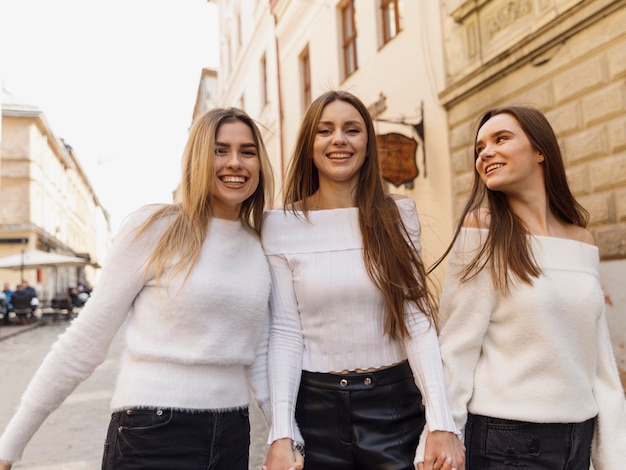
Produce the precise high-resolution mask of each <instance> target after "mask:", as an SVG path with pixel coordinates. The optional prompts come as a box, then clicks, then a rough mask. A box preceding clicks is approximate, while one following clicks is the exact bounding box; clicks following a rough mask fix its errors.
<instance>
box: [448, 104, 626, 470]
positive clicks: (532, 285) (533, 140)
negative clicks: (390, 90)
mask: <svg viewBox="0 0 626 470" xmlns="http://www.w3.org/2000/svg"><path fill="white" fill-rule="evenodd" d="M474 158H475V172H474V183H473V187H472V191H471V195H470V197H469V200H468V202H467V204H466V206H465V209H464V211H463V213H462V215H461V219H460V223H459V225H458V227H457V230H456V233H455V236H454V239H453V241H452V244H451V245H450V247H449V249H448V252H446V255H447V254H449V255H450V260H449V264H448V267H447V271H446V280H445V282H444V287H443V291H442V295H441V301H440V309H439V315H440V321H441V334H440V343H441V352H442V357H443V361H444V368H445V372H446V380H447V383H448V386H449V397H450V404H451V406H452V410H453V413H454V417H455V421H456V423H457V426H458V427H459V428H460V429H463V430H464V433H465V446H466V448H467V468H468V469H472V470H484V469H487V468H488V469H492V470H497V469H509V468H533V469H545V470H552V469H554V470H556V469H559V470H562V469H565V470H588V469H589V465H590V459H591V460H593V465H594V468H595V470H617V469H619V468H623V467H624V462H626V404H625V402H624V390H623V389H622V385H621V383H620V379H619V375H618V371H617V367H616V363H615V358H614V356H613V352H612V348H611V340H610V337H609V332H608V327H607V322H606V317H605V311H604V307H605V304H604V294H603V291H602V287H601V285H600V275H599V256H598V248H597V247H596V245H595V242H594V239H593V236H592V234H591V232H589V231H588V230H587V229H586V228H585V227H586V225H587V219H588V214H587V212H586V211H585V209H584V208H583V207H582V206H581V205H580V204H579V203H578V202H576V199H575V198H574V196H573V195H572V192H571V191H570V189H569V187H568V184H567V178H566V174H565V169H564V165H563V159H562V156H561V151H560V149H559V145H558V141H557V138H556V136H555V134H554V131H553V130H552V127H551V126H550V123H549V122H548V120H547V119H546V117H545V116H544V115H543V114H542V113H541V112H540V111H538V110H537V109H534V108H531V107H523V106H507V107H502V108H496V109H492V110H490V111H487V112H486V113H484V114H483V115H482V116H481V118H480V120H479V124H478V128H477V132H476V138H475V146H474ZM444 257H445V255H444ZM442 259H443V258H442ZM440 261H441V260H440Z"/></svg>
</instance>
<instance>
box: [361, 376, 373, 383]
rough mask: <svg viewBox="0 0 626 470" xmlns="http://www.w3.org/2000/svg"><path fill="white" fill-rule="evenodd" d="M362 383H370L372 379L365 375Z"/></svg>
mask: <svg viewBox="0 0 626 470" xmlns="http://www.w3.org/2000/svg"><path fill="white" fill-rule="evenodd" d="M363 383H364V384H365V385H371V384H372V379H370V378H369V377H365V380H363Z"/></svg>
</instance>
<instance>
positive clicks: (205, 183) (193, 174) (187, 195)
mask: <svg viewBox="0 0 626 470" xmlns="http://www.w3.org/2000/svg"><path fill="white" fill-rule="evenodd" d="M237 121H239V122H242V123H244V124H245V125H247V126H248V127H249V128H250V130H251V131H252V135H253V136H254V141H255V144H256V146H257V149H258V155H259V160H260V162H261V172H260V173H261V174H260V177H259V185H258V187H257V188H256V190H255V191H254V193H253V194H252V195H251V196H250V197H249V198H248V199H246V200H245V201H243V203H242V204H241V209H240V212H239V219H240V220H241V223H242V224H243V225H244V227H247V228H248V229H250V230H251V231H252V232H254V233H256V235H257V236H260V233H261V225H262V221H263V210H264V209H265V204H266V203H267V204H271V203H272V202H273V200H274V178H273V174H272V167H271V164H270V161H269V157H268V155H267V150H266V149H265V144H264V143H263V139H262V137H261V132H260V131H259V129H258V127H257V125H256V123H255V122H254V120H253V119H252V118H251V117H250V116H248V114H246V112H245V111H243V110H241V109H238V108H214V109H211V110H209V111H207V112H206V113H204V114H202V115H200V116H199V117H198V118H197V119H196V120H195V121H194V123H193V124H192V126H191V129H190V131H189V137H188V139H187V144H186V146H185V150H184V153H183V165H182V181H181V195H182V198H181V202H180V203H175V204H165V205H162V206H160V207H159V208H158V209H157V210H156V211H154V212H153V213H152V214H151V215H150V216H149V217H148V219H147V220H146V221H145V222H144V223H143V224H142V225H141V226H140V227H139V228H138V232H137V235H136V236H137V237H139V236H140V235H141V234H142V233H144V232H145V231H146V230H147V229H148V227H149V226H150V225H151V224H152V223H154V222H155V221H157V220H160V219H162V218H166V217H167V218H170V217H171V218H172V220H171V221H170V222H169V224H168V226H167V227H166V229H165V231H164V232H163V234H162V235H161V238H160V239H159V241H158V243H157V245H156V247H155V249H154V251H153V252H152V255H151V256H150V258H149V259H148V262H147V264H146V266H145V269H146V270H149V269H151V268H154V270H155V277H156V279H159V278H160V276H161V275H162V274H163V272H164V269H165V266H166V264H167V263H168V262H169V261H170V260H172V259H175V258H176V257H177V256H178V260H177V261H176V263H175V265H174V266H173V270H172V274H176V273H180V272H182V271H183V270H185V269H187V275H188V274H189V272H190V271H191V269H192V268H193V266H194V265H195V264H196V262H197V261H198V258H199V256H200V249H201V247H202V243H203V242H204V239H205V237H206V235H207V232H208V229H209V224H210V221H211V217H212V216H213V194H214V181H215V158H214V157H215V148H216V146H215V140H216V136H217V132H218V130H219V128H220V126H221V125H222V124H225V123H232V122H237Z"/></svg>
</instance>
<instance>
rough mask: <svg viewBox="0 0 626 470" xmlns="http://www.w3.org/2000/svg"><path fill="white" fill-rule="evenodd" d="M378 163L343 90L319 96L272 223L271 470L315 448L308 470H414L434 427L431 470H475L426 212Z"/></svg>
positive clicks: (355, 106) (268, 243)
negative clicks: (388, 189)
mask: <svg viewBox="0 0 626 470" xmlns="http://www.w3.org/2000/svg"><path fill="white" fill-rule="evenodd" d="M379 166H380V163H379V159H378V151H377V145H376V135H375V131H374V126H373V123H372V119H371V117H370V115H369V113H368V111H367V108H366V107H365V106H364V105H363V103H362V102H361V101H360V100H359V99H358V98H357V97H356V96H354V95H352V94H350V93H347V92H344V91H330V92H327V93H325V94H323V95H321V96H320V97H318V98H317V99H316V100H315V101H314V102H313V103H312V104H311V105H310V107H309V109H308V110H307V112H306V114H305V116H304V121H303V123H302V125H301V127H300V131H299V133H298V138H297V141H296V147H295V151H294V153H293V157H292V160H291V164H290V168H289V173H288V177H287V179H286V190H285V199H284V209H281V210H272V211H268V212H267V213H266V219H265V223H264V225H263V236H262V240H263V245H264V248H265V252H266V253H267V255H268V259H269V262H270V266H271V269H272V281H273V284H272V286H273V287H272V295H271V305H272V327H271V333H270V353H269V372H270V388H271V403H272V423H271V428H270V436H269V442H270V444H271V447H270V451H269V455H268V459H267V462H266V468H267V470H287V469H288V468H301V463H302V462H301V460H300V459H298V462H297V464H295V463H294V462H295V458H294V450H293V448H294V447H295V448H296V450H298V451H300V450H303V449H302V447H303V446H302V445H303V444H304V446H305V451H306V452H305V454H306V457H305V459H304V460H305V468H306V470H332V469H337V470H350V469H355V470H356V469H359V470H363V469H381V468H393V469H395V470H400V469H413V468H414V459H415V457H416V448H417V445H418V439H419V436H420V432H421V430H422V427H423V425H424V422H425V421H428V422H429V424H430V429H431V430H432V431H433V432H431V434H430V435H429V439H428V442H427V449H426V455H427V458H426V468H427V469H429V470H430V469H432V468H437V469H439V468H446V469H447V468H458V469H459V470H460V469H462V468H463V463H464V449H463V444H462V443H461V441H460V439H459V437H458V436H457V435H456V434H455V432H456V428H455V425H454V421H453V418H452V414H451V413H450V410H449V407H448V402H447V397H446V386H445V382H444V375H443V368H442V365H441V357H440V353H439V344H438V342H437V332H436V328H435V321H434V314H435V310H434V307H433V305H432V302H431V297H430V295H429V293H428V289H427V286H426V280H425V270H424V267H423V264H422V260H421V253H420V226H419V221H418V216H417V212H416V208H415V203H414V202H413V201H412V200H411V199H408V198H403V197H392V196H391V195H388V194H385V192H384V186H383V182H382V178H381V174H380V167H379ZM422 402H424V403H425V410H424V406H423V405H422ZM435 461H436V462H435ZM433 465H435V466H434V467H433ZM444 465H445V467H444Z"/></svg>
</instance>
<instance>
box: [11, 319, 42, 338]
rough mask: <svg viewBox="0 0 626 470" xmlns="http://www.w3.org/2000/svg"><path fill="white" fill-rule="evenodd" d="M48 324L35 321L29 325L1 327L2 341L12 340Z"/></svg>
mask: <svg viewBox="0 0 626 470" xmlns="http://www.w3.org/2000/svg"><path fill="white" fill-rule="evenodd" d="M45 324H46V322H45V321H42V320H35V321H33V322H31V323H30V324H28V325H0V341H2V340H3V339H6V338H10V337H12V336H15V335H19V334H20V333H24V332H26V331H29V330H32V329H33V328H37V327H39V326H43V325H45Z"/></svg>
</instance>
